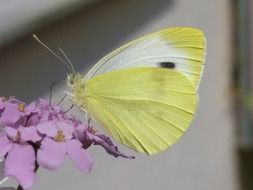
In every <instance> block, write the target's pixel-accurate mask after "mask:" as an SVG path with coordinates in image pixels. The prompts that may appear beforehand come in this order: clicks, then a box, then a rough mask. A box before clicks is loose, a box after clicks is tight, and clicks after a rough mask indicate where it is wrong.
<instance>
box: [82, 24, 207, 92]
mask: <svg viewBox="0 0 253 190" xmlns="http://www.w3.org/2000/svg"><path fill="white" fill-rule="evenodd" d="M205 46H206V45H205V36H204V35H203V33H202V32H201V31H200V30H198V29H195V28H187V27H176V28H167V29H164V30H161V31H158V32H155V33H152V34H149V35H146V36H144V37H141V38H139V39H137V40H134V41H131V42H130V43H128V44H126V45H124V46H122V47H120V48H118V49H116V50H114V51H113V52H111V53H110V54H108V55H107V56H105V57H104V58H102V59H101V60H100V61H99V62H98V63H97V64H96V65H95V66H94V67H93V68H92V69H91V70H90V71H89V72H88V73H87V74H86V76H85V79H86V80H88V79H91V78H92V77H95V76H98V75H101V74H103V73H106V72H109V71H112V70H119V69H123V68H131V67H166V66H169V67H171V66H172V67H174V69H175V70H177V71H179V72H181V73H182V74H184V75H185V76H186V77H187V78H188V79H189V80H190V81H192V83H193V84H194V86H195V87H196V88H197V87H198V84H199V80H200V77H201V73H202V70H203V62H204V58H205Z"/></svg>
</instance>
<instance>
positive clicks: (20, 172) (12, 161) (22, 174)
mask: <svg viewBox="0 0 253 190" xmlns="http://www.w3.org/2000/svg"><path fill="white" fill-rule="evenodd" d="M34 169H35V153H34V150H33V147H32V146H30V145H20V144H14V146H13V149H12V150H11V151H9V153H8V155H7V157H6V160H5V176H8V177H13V178H15V179H16V180H17V181H18V183H19V184H20V185H21V186H22V187H23V189H25V190H26V189H30V188H31V187H32V185H33V183H34V181H35V173H34Z"/></svg>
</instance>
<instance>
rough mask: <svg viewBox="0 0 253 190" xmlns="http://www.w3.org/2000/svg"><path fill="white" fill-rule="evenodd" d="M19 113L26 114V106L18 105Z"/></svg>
mask: <svg viewBox="0 0 253 190" xmlns="http://www.w3.org/2000/svg"><path fill="white" fill-rule="evenodd" d="M18 111H20V112H24V111H25V104H22V103H21V104H18Z"/></svg>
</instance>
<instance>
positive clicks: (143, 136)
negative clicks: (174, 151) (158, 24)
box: [67, 27, 206, 155]
mask: <svg viewBox="0 0 253 190" xmlns="http://www.w3.org/2000/svg"><path fill="white" fill-rule="evenodd" d="M205 49H206V40H205V36H204V34H203V32H202V31H200V30H199V29H195V28H188V27H175V28H166V29H163V30H160V31H157V32H154V33H151V34H148V35H146V36H143V37H141V38H138V39H136V40H133V41H131V42H129V43H127V44H125V45H123V46H121V47H119V48H118V49H116V50H114V51H112V52H111V53H109V54H108V55H106V56H105V57H103V58H102V59H101V60H100V61H98V63H97V64H95V66H93V67H92V68H91V70H90V71H88V73H87V74H86V75H82V74H80V73H76V72H73V73H72V74H69V75H68V77H67V84H68V85H69V86H70V88H71V92H70V93H69V96H70V99H71V100H72V101H73V102H74V103H75V104H76V105H78V106H79V107H80V108H81V109H82V110H83V111H85V112H86V113H88V114H89V115H90V116H91V118H92V119H94V120H95V121H96V122H97V123H99V124H100V125H101V126H102V127H103V128H105V129H106V130H107V131H108V133H109V134H110V135H111V136H112V137H113V138H114V139H116V140H117V141H119V142H120V143H122V144H124V145H126V146H127V147H129V148H131V149H133V150H135V151H137V152H143V153H146V154H148V155H151V154H156V153H159V152H161V151H163V150H165V149H167V148H168V147H170V146H171V145H173V144H174V143H175V142H176V141H177V140H179V139H180V138H181V137H182V135H183V134H184V132H185V131H186V130H187V128H188V127H189V125H190V123H191V121H192V119H193V116H194V114H195V111H196V106H197V102H198V95H197V90H198V86H199V83H200V79H201V75H202V72H203V68H204V64H203V63H204V59H205V51H206V50H205ZM73 70H74V69H73Z"/></svg>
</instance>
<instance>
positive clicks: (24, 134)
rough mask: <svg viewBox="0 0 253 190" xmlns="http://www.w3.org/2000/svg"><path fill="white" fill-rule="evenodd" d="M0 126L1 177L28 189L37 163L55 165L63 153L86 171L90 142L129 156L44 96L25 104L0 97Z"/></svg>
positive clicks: (88, 161) (62, 158)
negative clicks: (12, 180)
mask: <svg viewBox="0 0 253 190" xmlns="http://www.w3.org/2000/svg"><path fill="white" fill-rule="evenodd" d="M0 126H1V130H0V159H3V160H4V170H3V171H4V172H3V177H12V178H14V179H16V181H17V182H18V183H19V184H20V185H21V186H22V188H23V189H31V187H32V185H33V183H34V181H35V179H36V174H35V173H36V170H37V169H38V168H39V167H40V166H41V167H44V168H46V169H49V170H56V169H59V168H60V167H61V166H62V165H63V164H64V159H65V156H68V157H69V158H70V159H71V160H72V162H73V164H74V165H75V166H76V167H77V168H78V169H79V170H80V171H81V172H84V173H86V172H89V171H90V169H91V167H92V165H93V159H92V157H91V156H90V154H89V153H88V151H87V148H89V147H90V146H91V145H92V144H94V145H100V146H102V147H103V148H104V149H105V150H106V151H107V153H109V154H111V155H113V156H114V157H118V156H121V157H124V158H131V159H132V158H133V157H132V156H127V155H125V154H123V153H121V152H120V151H119V150H118V148H117V147H116V146H115V145H114V144H113V143H112V141H111V140H110V138H109V137H107V136H105V135H102V134H97V133H96V132H95V130H93V128H91V127H87V126H86V125H85V124H82V123H81V122H80V121H79V120H77V119H76V118H75V117H73V116H71V117H69V116H67V114H66V113H65V112H64V110H63V109H62V108H61V107H60V106H56V105H50V104H49V102H48V101H47V100H44V99H40V100H39V101H35V102H32V103H30V104H28V105H26V104H25V103H23V102H21V101H19V100H17V99H15V98H13V97H11V98H9V99H5V98H0ZM0 180H1V179H0Z"/></svg>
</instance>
